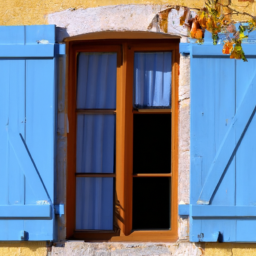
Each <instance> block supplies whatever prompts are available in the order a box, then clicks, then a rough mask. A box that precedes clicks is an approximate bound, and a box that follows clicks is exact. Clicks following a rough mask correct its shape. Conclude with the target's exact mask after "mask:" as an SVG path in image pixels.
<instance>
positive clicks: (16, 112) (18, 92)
mask: <svg viewBox="0 0 256 256" xmlns="http://www.w3.org/2000/svg"><path fill="white" fill-rule="evenodd" d="M8 63H9V67H10V70H9V72H8V74H9V101H10V103H9V129H10V130H11V131H12V132H13V133H15V134H17V135H18V134H19V133H20V134H22V136H24V130H25V60H8ZM14 73H15V75H13V74H14ZM8 162H9V179H8V188H9V193H8V194H9V204H11V205H13V204H15V205H16V204H24V193H25V188H24V182H25V177H24V174H23V172H22V170H21V169H20V167H19V164H18V161H17V159H16V156H15V154H14V152H13V149H12V148H10V150H9V159H8Z"/></svg>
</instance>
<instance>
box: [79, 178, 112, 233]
mask: <svg viewBox="0 0 256 256" xmlns="http://www.w3.org/2000/svg"><path fill="white" fill-rule="evenodd" d="M113 192H114V178H87V177H86V178H85V177H77V178H76V230H113V209H114V205H113V204H114V194H113Z"/></svg>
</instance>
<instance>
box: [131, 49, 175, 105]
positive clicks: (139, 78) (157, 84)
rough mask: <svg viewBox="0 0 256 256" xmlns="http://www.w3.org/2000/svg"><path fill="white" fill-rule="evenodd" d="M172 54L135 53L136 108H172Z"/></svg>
mask: <svg viewBox="0 0 256 256" xmlns="http://www.w3.org/2000/svg"><path fill="white" fill-rule="evenodd" d="M171 70H172V53H171V52H152V53H149V52H148V53H145V52H144V53H143V52H138V53H135V56H134V82H133V83H134V107H135V108H170V107H171V81H172V79H171V78H172V71H171Z"/></svg>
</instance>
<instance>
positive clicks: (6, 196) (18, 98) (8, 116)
mask: <svg viewBox="0 0 256 256" xmlns="http://www.w3.org/2000/svg"><path fill="white" fill-rule="evenodd" d="M0 34H1V38H0V45H4V44H9V45H10V44H24V27H22V26H12V27H6V26H1V27H0ZM13 35H15V36H13ZM0 57H1V56H0ZM0 70H1V76H0V84H1V93H0V106H1V111H0V141H1V145H0V163H1V179H0V193H1V199H0V204H2V205H8V204H15V203H19V204H24V176H23V174H22V173H21V172H20V170H19V167H18V163H17V160H16V158H15V156H14V152H12V149H11V147H10V145H9V141H8V130H10V129H11V130H13V131H15V132H17V133H19V132H20V133H22V134H24V123H21V122H22V121H24V97H23V96H24V83H25V80H24V73H22V72H23V70H24V61H22V60H7V59H1V60H0ZM14 73H15V74H16V73H17V75H15V76H14V75H13V74H14ZM14 86H17V87H15V89H14ZM2 165H3V166H2ZM10 170H11V172H10ZM23 223H24V221H23V220H0V240H20V234H19V233H18V232H15V231H16V230H17V229H18V230H22V229H23Z"/></svg>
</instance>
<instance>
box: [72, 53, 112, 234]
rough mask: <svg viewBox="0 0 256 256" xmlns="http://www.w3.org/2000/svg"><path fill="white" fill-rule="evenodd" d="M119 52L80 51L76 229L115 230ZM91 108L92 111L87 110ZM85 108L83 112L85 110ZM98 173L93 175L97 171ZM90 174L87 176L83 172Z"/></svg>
mask: <svg viewBox="0 0 256 256" xmlns="http://www.w3.org/2000/svg"><path fill="white" fill-rule="evenodd" d="M116 70H117V54H116V53H80V54H79V56H78V74H77V110H78V111H80V112H78V114H77V141H76V175H77V177H76V229H77V230H113V209H114V178H112V177H104V175H106V174H114V172H115V125H116V124H115V122H116V119H115V113H114V112H113V114H104V112H102V113H99V112H95V111H96V110H95V109H97V110H98V111H100V110H106V109H108V110H113V111H114V110H115V108H116ZM88 109H90V113H88V114H87V113H86V110H88ZM81 111H82V112H81ZM96 173H97V175H98V177H93V176H92V177H90V175H95V174H96ZM83 174H86V175H87V176H86V177H83V176H82V175H83Z"/></svg>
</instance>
